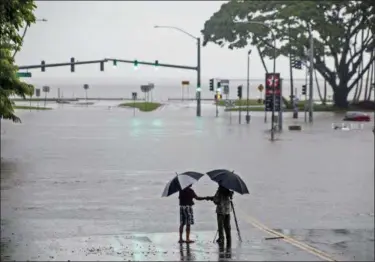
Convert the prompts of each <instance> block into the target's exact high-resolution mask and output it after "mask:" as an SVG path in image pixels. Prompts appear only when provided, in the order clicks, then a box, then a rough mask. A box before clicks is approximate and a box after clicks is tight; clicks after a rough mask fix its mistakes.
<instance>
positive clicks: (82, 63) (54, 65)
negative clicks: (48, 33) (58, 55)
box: [18, 59, 107, 69]
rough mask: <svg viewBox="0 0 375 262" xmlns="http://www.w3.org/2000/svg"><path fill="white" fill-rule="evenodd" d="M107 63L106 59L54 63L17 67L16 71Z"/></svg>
mask: <svg viewBox="0 0 375 262" xmlns="http://www.w3.org/2000/svg"><path fill="white" fill-rule="evenodd" d="M104 62H107V60H106V59H102V60H89V61H80V62H74V63H72V62H67V63H54V64H39V65H27V66H18V69H36V68H45V67H60V66H72V65H87V64H98V63H104Z"/></svg>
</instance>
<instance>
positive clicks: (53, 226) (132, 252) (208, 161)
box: [1, 102, 374, 261]
mask: <svg viewBox="0 0 375 262" xmlns="http://www.w3.org/2000/svg"><path fill="white" fill-rule="evenodd" d="M110 103H111V102H109V103H108V102H98V103H96V104H95V105H94V106H90V107H85V106H69V105H63V106H56V108H55V109H54V110H51V111H40V112H35V111H33V112H29V111H20V112H19V115H20V116H21V118H22V120H23V123H22V124H17V125H15V124H12V123H9V122H4V121H2V122H1V157H2V162H1V233H2V235H1V243H2V258H3V259H5V260H176V259H178V260H180V259H181V260H186V259H190V260H223V259H224V260H230V259H233V260H311V261H313V260H328V258H327V256H328V255H329V257H330V258H334V259H336V260H367V261H371V260H374V246H373V245H374V136H373V133H372V132H371V129H372V124H371V123H366V124H365V125H364V126H363V127H361V129H360V130H351V131H341V130H333V129H332V123H340V124H341V116H335V115H333V114H328V113H320V114H318V113H317V114H316V115H315V122H314V124H313V125H309V124H303V117H301V115H300V119H299V120H298V121H297V122H299V123H301V124H302V125H303V128H304V130H303V131H302V132H290V131H287V130H285V131H284V132H283V133H282V134H279V135H278V139H279V140H278V141H276V142H274V143H272V142H270V141H269V133H268V132H267V129H269V123H267V124H264V123H263V113H260V112H257V113H253V114H252V122H251V124H250V125H246V124H242V125H239V124H238V113H236V112H233V113H232V124H230V121H229V113H224V112H221V114H220V116H219V118H215V117H214V116H215V108H214V107H213V106H212V105H210V104H204V105H203V107H202V110H203V111H202V112H203V117H202V118H199V119H198V118H196V117H195V108H194V104H189V103H186V104H181V103H175V104H174V103H172V104H170V105H167V106H164V107H162V108H161V109H160V110H157V111H155V112H153V113H140V112H137V113H136V116H135V117H134V116H133V110H132V109H123V108H116V107H111V108H109V106H111V105H114V104H110ZM242 122H243V123H244V118H243V119H242ZM293 122H295V120H292V119H290V115H289V114H288V115H287V116H286V119H285V127H286V126H287V124H288V123H293ZM214 168H227V169H232V170H235V171H236V172H238V173H239V174H240V175H241V176H242V177H243V179H244V180H245V181H246V182H247V184H248V187H249V190H250V193H251V194H250V195H246V196H236V197H235V206H236V212H237V216H238V220H239V224H240V229H241V235H242V238H243V242H242V243H234V245H233V247H232V250H231V251H226V250H225V251H224V252H220V250H218V248H217V247H216V246H215V245H214V244H213V243H212V240H213V238H214V236H215V229H216V227H215V213H214V206H213V204H212V203H211V202H205V201H204V202H203V203H202V202H199V203H196V206H195V219H196V225H195V226H194V228H193V229H194V232H193V234H194V238H195V239H196V240H197V243H195V244H192V245H191V246H190V247H189V250H187V247H186V245H183V247H182V249H180V246H179V245H178V244H177V243H176V241H177V233H176V232H177V226H178V219H179V217H178V206H177V204H178V202H177V199H176V197H170V198H161V197H160V195H161V193H162V190H163V188H164V185H165V184H166V182H167V181H168V180H169V179H171V178H172V177H173V176H174V172H183V171H186V170H195V171H201V172H205V171H209V170H211V169H214ZM194 188H195V190H196V192H197V193H198V194H199V195H203V196H206V195H212V194H214V192H215V189H216V185H215V184H213V183H212V182H211V181H210V180H209V179H208V178H203V179H202V180H201V181H200V183H198V184H197V185H195V186H194ZM254 219H255V220H256V221H259V223H260V224H261V225H259V223H258V222H254ZM262 225H264V226H262ZM232 229H233V230H234V231H233V237H234V236H236V234H237V233H236V231H235V226H234V223H232ZM268 229H269V230H271V229H274V231H273V232H274V233H272V232H271V233H270V231H269V230H268ZM267 230H268V232H267ZM277 232H282V233H283V234H284V235H285V236H286V237H287V236H291V237H292V240H289V241H286V240H288V239H284V240H265V238H266V237H274V236H275V234H277ZM293 241H297V242H293ZM291 242H293V243H294V245H293V243H291ZM301 243H302V244H301ZM298 245H299V246H298ZM301 245H302V247H301ZM306 245H308V246H306ZM319 252H324V253H319ZM319 254H320V255H319Z"/></svg>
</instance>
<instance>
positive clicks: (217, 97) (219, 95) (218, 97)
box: [215, 94, 223, 101]
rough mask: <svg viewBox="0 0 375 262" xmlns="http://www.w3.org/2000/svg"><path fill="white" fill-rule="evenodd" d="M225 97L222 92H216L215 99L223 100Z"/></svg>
mask: <svg viewBox="0 0 375 262" xmlns="http://www.w3.org/2000/svg"><path fill="white" fill-rule="evenodd" d="M222 98H223V95H222V94H216V95H215V100H216V101H217V100H221V99H222Z"/></svg>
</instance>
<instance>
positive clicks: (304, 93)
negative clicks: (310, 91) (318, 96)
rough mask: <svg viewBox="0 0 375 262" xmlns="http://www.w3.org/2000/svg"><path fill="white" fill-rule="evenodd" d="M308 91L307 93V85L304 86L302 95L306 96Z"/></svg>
mask: <svg viewBox="0 0 375 262" xmlns="http://www.w3.org/2000/svg"><path fill="white" fill-rule="evenodd" d="M306 91H307V88H306V85H303V86H302V95H306Z"/></svg>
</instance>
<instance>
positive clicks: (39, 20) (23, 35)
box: [13, 18, 48, 59]
mask: <svg viewBox="0 0 375 262" xmlns="http://www.w3.org/2000/svg"><path fill="white" fill-rule="evenodd" d="M47 21H48V20H47V19H45V18H42V19H35V22H47ZM29 27H30V25H26V26H25V29H24V30H23V34H22V37H21V43H23V39H24V38H25V35H26V32H27V29H28V28H29ZM18 49H19V48H17V49H16V51H15V52H14V54H13V59H14V58H15V57H16V54H17V52H18Z"/></svg>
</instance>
